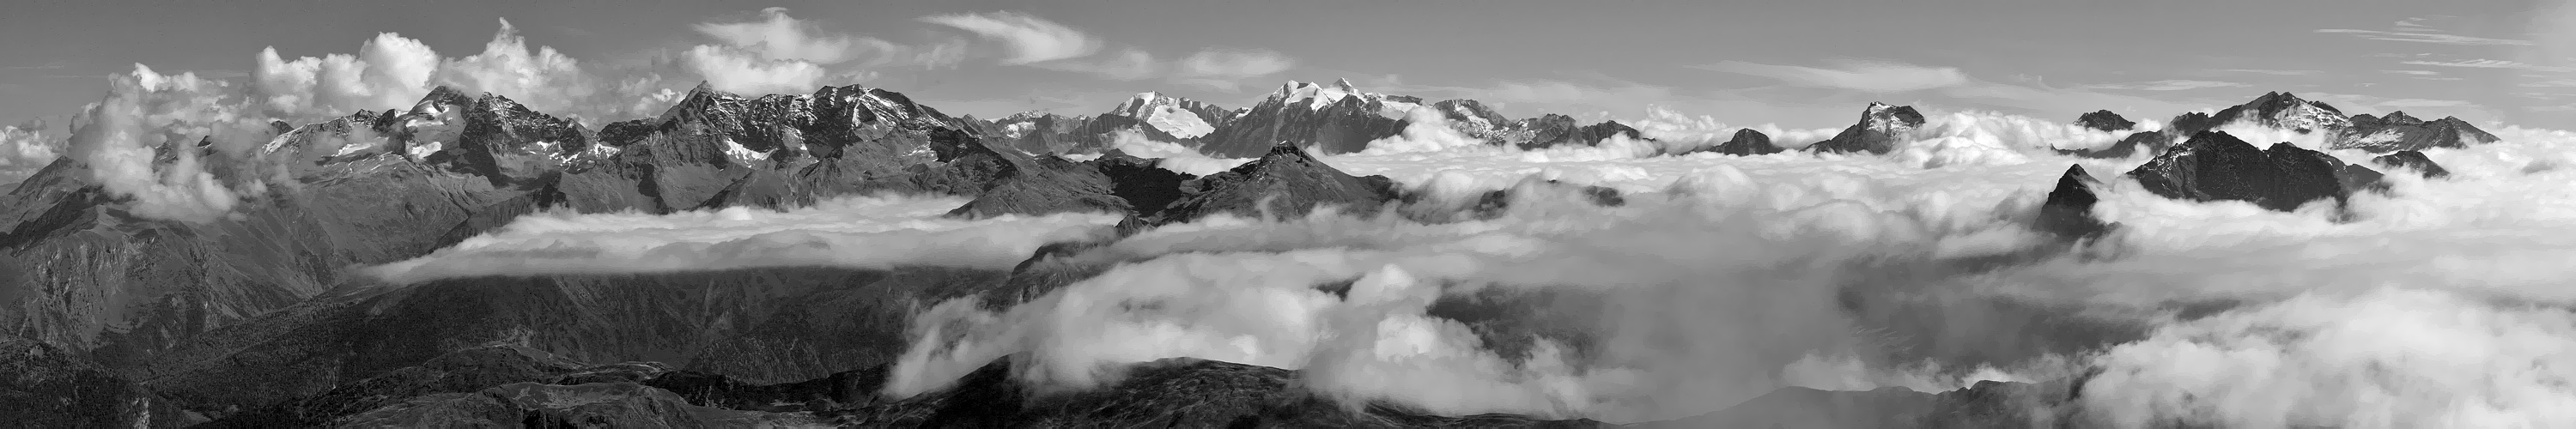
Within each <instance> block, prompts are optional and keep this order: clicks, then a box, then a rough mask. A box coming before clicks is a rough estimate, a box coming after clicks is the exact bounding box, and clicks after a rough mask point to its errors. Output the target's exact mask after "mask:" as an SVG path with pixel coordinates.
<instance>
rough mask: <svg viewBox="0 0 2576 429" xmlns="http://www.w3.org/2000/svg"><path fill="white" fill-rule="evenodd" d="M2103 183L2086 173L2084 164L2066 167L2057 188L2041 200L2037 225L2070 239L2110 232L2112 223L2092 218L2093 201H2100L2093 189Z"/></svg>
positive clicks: (2042, 229)
mask: <svg viewBox="0 0 2576 429" xmlns="http://www.w3.org/2000/svg"><path fill="white" fill-rule="evenodd" d="M2101 184H2102V182H2101V181H2099V180H2094V179H2093V175H2091V174H2086V173H2085V172H2084V166H2083V165H2080V164H2079V165H2075V166H2070V167H2067V168H2066V174H2065V175H2064V176H2060V177H2058V178H2057V187H2056V188H2054V189H2050V190H2049V191H2048V200H2046V201H2044V202H2042V203H2040V205H2039V218H2038V219H2037V221H2036V224H2035V225H2034V226H2035V227H2036V228H2038V229H2039V230H2040V231H2043V232H2048V233H2052V234H2057V235H2058V236H2060V237H2065V238H2069V239H2083V238H2093V237H2099V236H2101V235H2102V234H2103V233H2105V232H2109V231H2110V229H2111V227H2110V226H2109V225H2104V224H2103V223H2102V221H2101V220H2100V219H2095V218H2094V217H2093V204H2094V203H2096V202H2099V201H2101V198H2100V197H2099V196H2097V195H2095V194H2094V193H2093V188H2094V187H2096V186H2101Z"/></svg>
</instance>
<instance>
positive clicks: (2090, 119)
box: [2075, 110, 2138, 131]
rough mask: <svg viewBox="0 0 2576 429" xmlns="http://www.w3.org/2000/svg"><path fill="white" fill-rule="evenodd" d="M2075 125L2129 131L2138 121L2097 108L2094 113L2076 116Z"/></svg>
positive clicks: (2102, 129) (2103, 129)
mask: <svg viewBox="0 0 2576 429" xmlns="http://www.w3.org/2000/svg"><path fill="white" fill-rule="evenodd" d="M2075 126H2078V127H2084V128H2089V129H2094V130H2100V131H2128V130H2129V129H2132V128H2137V127H2138V123H2136V122H2130V121H2129V118H2123V117H2120V114H2118V113H2111V111H2109V110H2095V111H2093V113H2086V114H2084V115H2083V116H2078V117H2076V118H2075Z"/></svg>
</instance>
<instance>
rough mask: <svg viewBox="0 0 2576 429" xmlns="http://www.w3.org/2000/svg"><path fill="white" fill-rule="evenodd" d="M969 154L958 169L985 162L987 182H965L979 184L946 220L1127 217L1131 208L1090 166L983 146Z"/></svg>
mask: <svg viewBox="0 0 2576 429" xmlns="http://www.w3.org/2000/svg"><path fill="white" fill-rule="evenodd" d="M969 144H970V146H969V148H970V150H972V151H973V152H971V153H969V154H967V155H966V157H968V158H961V161H962V162H958V163H952V164H956V165H971V164H977V163H989V164H991V165H993V166H994V167H993V170H992V171H991V172H990V173H988V174H990V175H991V177H978V178H970V179H967V180H964V181H963V182H964V183H969V184H977V183H980V184H983V186H984V187H983V189H980V190H977V191H975V192H974V193H973V194H974V195H977V197H975V200H974V201H969V202H967V203H966V205H964V206H960V207H958V208H957V210H955V211H950V212H949V213H948V214H949V215H950V216H961V217H969V218H984V217H993V216H1000V215H1006V214H1022V215H1043V214H1050V213H1060V212H1108V213H1119V214H1131V212H1132V211H1133V208H1134V205H1133V204H1131V203H1129V202H1128V201H1127V199H1125V198H1121V197H1120V196H1119V195H1118V194H1117V188H1118V185H1117V184H1116V183H1113V182H1112V181H1111V178H1110V177H1109V176H1108V175H1106V174H1102V173H1101V171H1100V169H1099V168H1097V167H1095V166H1093V165H1090V164H1078V163H1074V162H1072V161H1067V160H1065V159H1064V158H1058V157H1055V156H1044V157H1036V158H1031V157H1028V156H1024V155H1020V154H1018V153H1011V152H1007V151H1002V150H996V149H994V148H992V147H989V146H986V145H984V144H982V143H969Z"/></svg>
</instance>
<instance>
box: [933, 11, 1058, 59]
mask: <svg viewBox="0 0 2576 429" xmlns="http://www.w3.org/2000/svg"><path fill="white" fill-rule="evenodd" d="M921 21H922V22H927V23H932V24H939V25H945V26H949V27H953V28H956V29H959V30H965V31H967V32H971V33H975V34H976V35H978V36H983V37H984V38H985V39H987V40H992V41H995V42H1000V43H1002V44H1003V45H1005V46H1008V47H1009V48H1010V55H1008V56H1005V57H1004V58H1003V60H1002V63H1003V64H1008V65H1024V64H1031V63H1038V62H1044V61H1055V60H1063V59H1072V58H1081V57H1085V56H1090V55H1091V54H1093V53H1096V52H1100V49H1101V47H1102V43H1101V42H1100V40H1099V39H1096V38H1093V37H1091V35H1089V34H1084V33H1083V32H1082V31H1081V30H1075V29H1073V27H1067V26H1065V25H1064V24H1057V23H1055V22H1054V21H1048V20H1046V19H1044V18H1039V17H1037V16H1034V15H1029V14H1024V13H1019V12H1008V11H1004V12H994V13H961V14H950V15H931V16H925V17H921Z"/></svg>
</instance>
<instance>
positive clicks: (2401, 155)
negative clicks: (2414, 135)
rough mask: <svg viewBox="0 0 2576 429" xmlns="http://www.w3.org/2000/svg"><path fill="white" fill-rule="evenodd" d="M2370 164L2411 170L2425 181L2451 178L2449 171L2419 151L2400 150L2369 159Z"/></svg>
mask: <svg viewBox="0 0 2576 429" xmlns="http://www.w3.org/2000/svg"><path fill="white" fill-rule="evenodd" d="M2370 162H2371V163H2373V164H2379V166H2381V167H2388V168H2394V169H2400V170H2413V171H2415V172H2416V174H2419V175H2422V176H2424V178H2426V179H2440V178H2445V177H2451V170H2450V169H2446V168H2442V165H2441V164H2435V163H2433V158H2431V157H2427V156H2424V152H2419V151H2412V150H2401V151H2397V152H2396V153H2390V154H2387V155H2380V156H2379V157H2377V158H2371V159H2370Z"/></svg>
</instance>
